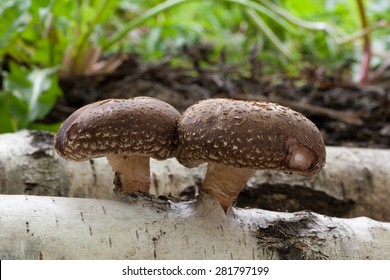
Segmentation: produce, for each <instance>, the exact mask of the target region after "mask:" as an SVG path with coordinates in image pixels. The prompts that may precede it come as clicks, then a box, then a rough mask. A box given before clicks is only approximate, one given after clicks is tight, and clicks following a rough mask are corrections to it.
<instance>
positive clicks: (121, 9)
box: [0, 0, 390, 133]
mask: <svg viewBox="0 0 390 280" xmlns="http://www.w3.org/2000/svg"><path fill="white" fill-rule="evenodd" d="M359 1H360V0H318V1H309V0H300V1H293V0H283V1H282V0H274V1H269V0H257V1H256V0H215V1H211V0H168V1H162V0H151V1H146V0H86V1H80V0H79V1H74V0H2V1H1V2H0V63H1V80H2V85H1V87H0V133H1V132H8V131H15V130H18V129H21V128H33V127H39V128H44V129H49V130H50V129H52V130H55V129H57V127H58V125H54V126H47V125H43V124H39V120H41V119H43V118H44V117H45V116H46V115H47V113H48V112H50V110H51V109H52V107H53V106H54V104H55V102H56V100H57V97H58V96H60V94H61V90H60V88H59V86H58V81H59V79H60V78H61V77H64V76H72V75H91V74H94V73H105V72H110V71H113V70H114V69H115V67H117V66H118V65H120V62H121V61H122V59H123V56H121V55H120V54H126V53H130V52H136V53H138V54H139V55H140V56H141V58H142V59H143V60H144V61H153V60H156V59H161V58H162V57H164V56H166V55H172V56H173V57H174V59H173V60H172V62H173V63H178V64H185V63H188V62H186V60H185V59H183V56H181V55H180V53H181V52H182V50H183V47H184V46H193V45H207V46H211V49H212V53H213V56H212V58H213V59H214V61H217V60H218V59H219V57H220V55H221V51H222V50H224V51H226V52H227V54H228V55H227V56H226V57H227V58H228V59H227V63H229V64H236V65H240V66H241V68H240V69H242V74H243V75H245V74H246V73H247V72H246V70H247V69H246V67H249V65H248V61H249V57H250V54H251V52H253V50H254V49H256V50H257V58H258V59H259V60H261V61H262V65H263V66H262V67H263V68H262V71H263V72H265V73H267V72H268V73H275V72H284V73H286V72H287V73H290V74H298V73H299V71H300V69H301V68H302V66H303V65H305V64H306V63H310V64H312V65H321V66H323V67H325V68H327V69H332V68H337V67H340V65H343V63H345V61H352V62H355V64H354V65H355V66H356V67H357V66H358V65H359V63H360V60H361V57H362V49H363V47H362V41H363V39H362V38H363V35H366V36H368V35H369V36H370V38H371V42H372V54H373V55H374V56H373V59H372V60H371V65H370V66H371V69H375V68H378V67H380V65H381V64H382V63H383V62H384V61H385V60H386V59H389V58H388V56H389V53H388V50H389V47H390V35H389V32H388V31H389V26H390V22H389V21H390V19H389V16H388V15H389V14H390V1H381V0H367V1H364V3H365V10H364V11H365V14H366V16H367V18H368V22H369V24H370V26H368V29H367V30H365V29H364V30H362V22H361V13H359V10H358V8H357V3H358V2H359ZM118 54H119V55H118Z"/></svg>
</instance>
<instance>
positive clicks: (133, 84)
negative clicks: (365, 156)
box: [46, 56, 390, 148]
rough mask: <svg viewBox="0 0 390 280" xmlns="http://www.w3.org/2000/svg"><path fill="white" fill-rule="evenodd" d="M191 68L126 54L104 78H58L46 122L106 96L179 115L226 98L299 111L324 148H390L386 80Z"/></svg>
mask: <svg viewBox="0 0 390 280" xmlns="http://www.w3.org/2000/svg"><path fill="white" fill-rule="evenodd" d="M192 65H193V66H191V67H186V68H184V67H172V66H170V64H169V59H166V60H163V61H159V62H156V63H154V64H142V63H140V62H139V60H138V59H137V57H136V56H132V57H129V58H128V59H127V60H126V61H124V62H123V64H122V66H121V67H119V68H118V69H117V70H116V71H115V72H113V73H110V74H104V75H103V74H101V75H94V76H88V77H84V76H81V77H80V76H79V77H69V78H63V79H62V80H61V81H60V84H61V88H62V89H63V92H64V98H63V99H62V100H60V101H59V103H58V104H57V106H56V107H55V109H54V110H53V112H52V113H51V114H50V116H49V117H48V118H47V120H46V121H48V122H55V121H63V120H64V119H65V118H66V117H67V116H68V115H69V114H71V113H72V112H73V111H74V110H75V109H77V108H78V107H81V106H83V105H85V104H88V103H91V102H93V101H96V100H100V99H106V98H130V97H134V96H153V97H156V98H159V99H161V100H164V101H166V102H168V103H170V104H171V105H173V106H174V107H176V108H177V109H178V110H179V111H184V110H185V109H186V108H187V107H188V106H190V105H191V104H193V103H195V102H196V101H198V100H201V99H206V98H215V97H229V98H234V99H252V100H264V101H271V102H276V103H279V104H281V105H285V106H287V107H290V108H292V109H294V110H296V111H299V112H301V113H303V114H305V115H306V116H307V117H308V118H309V119H311V120H312V121H313V122H314V123H315V124H316V125H317V126H318V128H319V129H320V130H321V131H322V133H323V137H324V139H325V143H326V145H331V146H332V145H333V146H354V147H375V148H390V78H388V79H383V81H382V82H377V83H376V84H375V85H369V86H365V87H361V86H359V85H357V84H354V83H352V82H349V81H348V80H347V79H345V77H343V75H342V74H341V71H334V72H333V73H332V75H326V74H324V73H323V72H324V71H322V70H321V68H315V67H307V68H306V69H304V70H302V75H301V77H299V78H296V77H287V76H285V75H274V76H265V75H262V74H261V73H260V71H256V69H257V68H256V67H257V64H253V65H251V69H250V71H249V72H250V74H249V75H247V76H249V77H247V76H243V75H240V71H239V67H234V66H229V67H227V66H226V65H224V64H222V63H216V64H215V65H212V66H208V67H207V68H201V67H200V66H199V63H198V62H197V61H194V62H193V63H192ZM257 72H259V73H257ZM386 81H387V84H386V83H385V82H386Z"/></svg>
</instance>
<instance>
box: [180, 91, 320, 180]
mask: <svg viewBox="0 0 390 280" xmlns="http://www.w3.org/2000/svg"><path fill="white" fill-rule="evenodd" d="M178 140H179V143H178V149H177V155H176V157H177V158H178V160H179V161H180V162H181V163H182V164H184V165H186V166H188V167H193V166H196V165H198V164H200V163H202V162H205V161H207V162H215V163H219V164H224V165H227V166H233V167H238V168H247V169H273V170H279V171H286V172H292V173H297V174H301V175H305V176H311V175H314V174H315V173H317V172H319V170H320V169H321V168H322V167H323V165H324V163H325V145H324V142H323V139H322V136H321V133H320V131H319V130H318V129H317V127H316V126H315V125H314V124H313V123H312V122H311V121H310V120H308V119H307V118H306V117H304V116H303V115H302V114H300V113H298V112H295V111H293V110H291V109H289V108H287V107H284V106H281V105H278V104H274V103H268V102H259V101H239V100H231V99H209V100H203V101H200V102H198V103H197V104H195V105H193V106H191V107H189V108H188V109H187V110H186V111H185V112H184V113H183V115H182V117H181V119H180V120H179V124H178Z"/></svg>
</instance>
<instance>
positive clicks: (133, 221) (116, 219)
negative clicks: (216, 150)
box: [0, 194, 390, 259]
mask: <svg viewBox="0 0 390 280" xmlns="http://www.w3.org/2000/svg"><path fill="white" fill-rule="evenodd" d="M0 259H390V224H389V223H380V222H377V221H374V220H371V219H368V218H355V219H340V218H330V217H326V216H322V215H319V214H315V213H311V212H297V213H278V212H270V211H265V210H254V209H231V210H229V211H228V213H227V215H225V213H224V212H223V210H222V208H221V207H220V206H219V205H218V204H217V203H216V202H215V200H214V199H213V198H211V197H210V196H209V195H203V194H202V195H201V196H200V198H199V200H198V201H197V202H180V203H171V202H168V201H161V200H157V199H155V198H150V197H145V196H141V197H140V196H135V195H134V196H132V197H128V198H127V201H126V202H119V201H109V200H96V199H80V198H62V197H39V196H24V195H0Z"/></svg>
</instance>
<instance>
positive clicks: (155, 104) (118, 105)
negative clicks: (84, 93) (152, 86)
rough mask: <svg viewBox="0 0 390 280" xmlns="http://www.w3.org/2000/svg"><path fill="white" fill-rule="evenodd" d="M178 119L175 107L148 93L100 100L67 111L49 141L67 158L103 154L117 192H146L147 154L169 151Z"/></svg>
mask: <svg viewBox="0 0 390 280" xmlns="http://www.w3.org/2000/svg"><path fill="white" fill-rule="evenodd" d="M179 118H180V113H179V112H178V111H177V110H176V109H175V108H173V107H172V106H171V105H169V104H167V103H165V102H163V101H160V100H158V99H155V98H151V97H136V98H132V99H107V100H102V101H98V102H95V103H92V104H89V105H86V106H84V107H82V108H80V109H79V110H77V111H76V112H74V113H73V114H72V115H71V116H69V118H68V119H66V120H65V122H64V123H63V124H62V126H61V128H60V130H59V131H58V133H57V134H56V135H55V137H54V146H55V149H56V150H57V152H58V153H59V154H60V155H61V156H62V157H63V158H65V159H69V160H75V161H85V160H88V159H91V158H96V157H102V156H105V157H107V160H108V162H109V163H110V165H111V166H112V169H113V171H114V172H115V177H114V185H115V188H114V191H115V192H117V193H120V194H128V193H132V192H134V191H141V192H148V191H149V188H150V168H149V158H150V157H153V158H155V159H166V158H169V157H172V156H173V155H174V151H175V141H176V126H177V122H178V120H179Z"/></svg>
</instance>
